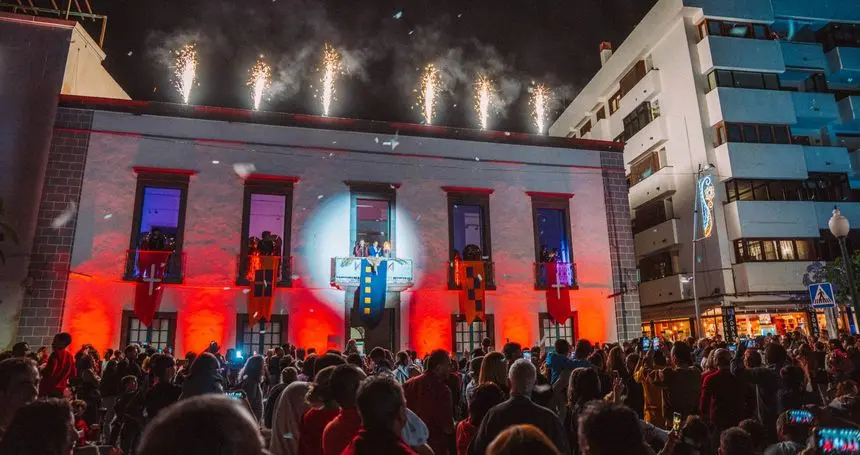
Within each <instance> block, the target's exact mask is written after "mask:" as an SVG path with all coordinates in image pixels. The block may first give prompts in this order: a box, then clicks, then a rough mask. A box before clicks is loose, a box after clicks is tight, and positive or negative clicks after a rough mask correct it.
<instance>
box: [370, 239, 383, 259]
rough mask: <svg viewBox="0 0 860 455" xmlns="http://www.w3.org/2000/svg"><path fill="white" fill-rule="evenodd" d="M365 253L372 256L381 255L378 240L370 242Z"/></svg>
mask: <svg viewBox="0 0 860 455" xmlns="http://www.w3.org/2000/svg"><path fill="white" fill-rule="evenodd" d="M367 255H368V256H370V257H372V258H375V257H379V256H382V250H381V249H380V248H379V240H374V241H373V243H371V244H370V247H369V248H368V249H367Z"/></svg>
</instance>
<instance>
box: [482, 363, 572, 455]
mask: <svg viewBox="0 0 860 455" xmlns="http://www.w3.org/2000/svg"><path fill="white" fill-rule="evenodd" d="M536 377H537V372H536V371H535V367H534V365H532V364H531V362H529V361H528V360H525V359H520V360H517V361H516V362H514V364H513V365H511V369H510V371H509V373H508V379H509V380H510V384H511V386H510V398H509V399H508V400H507V401H505V402H503V403H501V404H499V405H496V406H494V407H493V408H492V409H490V411H489V412H487V415H486V416H485V417H484V420H483V421H482V422H481V426H480V427H479V428H478V433H477V434H476V435H475V439H474V440H473V441H472V444H471V445H470V446H469V453H470V454H471V455H479V454H483V453H485V452H486V450H487V447H488V446H489V445H490V443H491V442H492V441H493V440H494V439H495V438H496V437H497V436H498V435H499V434H500V433H501V432H502V431H504V430H505V429H506V428H507V427H509V426H511V425H517V424H522V423H528V424H531V425H534V426H536V427H537V428H539V429H540V430H541V431H543V432H544V434H546V435H547V436H548V437H549V439H550V440H551V441H552V442H553V444H554V445H555V447H556V448H557V449H558V450H559V452H561V453H567V452H568V441H567V434H566V433H565V431H564V428H563V427H562V425H561V422H560V421H559V420H558V417H557V416H556V415H555V414H554V413H553V412H552V411H550V410H549V409H547V408H544V407H542V406H538V405H536V404H534V403H533V402H532V400H531V395H532V391H533V390H534V386H535V381H536Z"/></svg>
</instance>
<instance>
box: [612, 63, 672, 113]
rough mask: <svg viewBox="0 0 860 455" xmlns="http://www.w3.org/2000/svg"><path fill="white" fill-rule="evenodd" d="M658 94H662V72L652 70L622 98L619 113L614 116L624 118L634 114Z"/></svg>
mask: <svg viewBox="0 0 860 455" xmlns="http://www.w3.org/2000/svg"><path fill="white" fill-rule="evenodd" d="M658 93H660V70H656V69H652V70H651V71H648V72H647V73H646V74H645V76H643V77H642V79H640V80H639V82H637V83H636V85H634V86H633V88H632V89H630V91H629V92H627V93H626V94H625V95H624V96H623V97H622V98H621V105H620V106H619V108H618V112H616V113H615V114H613V115H619V116H621V117H622V118H624V117H626V116H627V114H630V113H631V112H633V109H635V108H636V106H638V105H640V104H642V103H644V102H645V101H651V100H652V99H654V97H655V96H657V94H658Z"/></svg>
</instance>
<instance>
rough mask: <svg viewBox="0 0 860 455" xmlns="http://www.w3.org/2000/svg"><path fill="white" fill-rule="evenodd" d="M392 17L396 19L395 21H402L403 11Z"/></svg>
mask: <svg viewBox="0 0 860 455" xmlns="http://www.w3.org/2000/svg"><path fill="white" fill-rule="evenodd" d="M392 17H394V18H395V19H400V18H401V17H403V10H400V11H398V12H396V13H394V16H392Z"/></svg>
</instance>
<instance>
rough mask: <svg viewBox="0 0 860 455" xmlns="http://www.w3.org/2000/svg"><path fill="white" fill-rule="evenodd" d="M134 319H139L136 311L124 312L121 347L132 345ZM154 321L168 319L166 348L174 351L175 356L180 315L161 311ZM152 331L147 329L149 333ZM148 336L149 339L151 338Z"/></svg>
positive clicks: (156, 314)
mask: <svg viewBox="0 0 860 455" xmlns="http://www.w3.org/2000/svg"><path fill="white" fill-rule="evenodd" d="M133 319H138V318H137V316H135V314H134V311H132V310H123V311H122V325H121V327H122V332H121V333H120V340H119V343H120V346H128V345H129V344H130V341H129V340H130V339H131V337H130V336H129V335H130V332H131V321H132V320H133ZM154 319H167V344H166V347H169V348H171V349H173V351H174V354H175V353H176V321H177V320H178V313H177V312H176V311H159V312H157V313H155V317H153V320H154ZM151 330H152V329H151V328H149V327H147V332H150V331H151ZM149 336H150V335H148V336H147V337H149Z"/></svg>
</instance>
